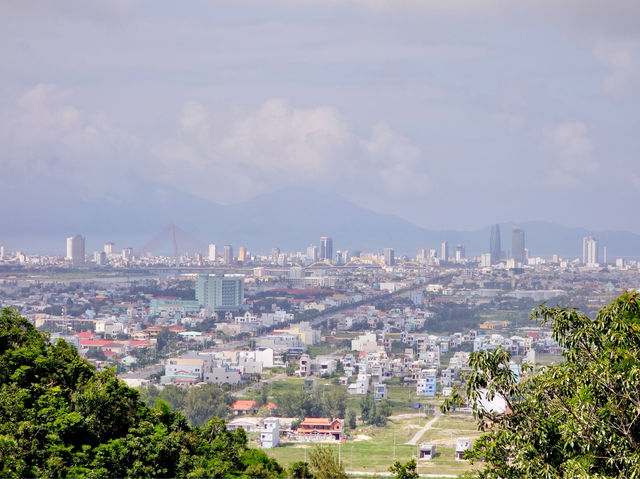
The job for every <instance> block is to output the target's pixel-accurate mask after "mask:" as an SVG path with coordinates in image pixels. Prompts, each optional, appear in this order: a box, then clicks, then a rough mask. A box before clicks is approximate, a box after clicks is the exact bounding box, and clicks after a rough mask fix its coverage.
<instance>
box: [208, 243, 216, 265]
mask: <svg viewBox="0 0 640 479" xmlns="http://www.w3.org/2000/svg"><path fill="white" fill-rule="evenodd" d="M217 255H218V250H217V248H216V245H214V244H213V243H211V244H210V245H209V261H215V260H216V257H217Z"/></svg>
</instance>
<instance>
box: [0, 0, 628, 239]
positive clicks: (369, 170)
mask: <svg viewBox="0 0 640 479" xmlns="http://www.w3.org/2000/svg"><path fill="white" fill-rule="evenodd" d="M0 65H2V67H1V68H2V69H1V73H2V74H1V76H0V171H1V174H0V201H3V202H9V203H10V202H11V201H16V191H20V189H22V190H23V191H24V189H25V188H37V189H38V190H39V191H47V189H55V188H71V189H77V191H78V194H80V195H92V196H95V197H103V196H104V197H107V198H109V199H112V200H118V199H119V198H122V197H127V198H135V195H136V194H141V192H139V191H138V190H137V189H136V185H137V184H138V181H139V180H141V179H143V180H145V181H147V182H158V183H161V184H167V185H171V186H173V187H175V188H178V189H181V190H185V191H190V192H192V193H194V194H197V195H198V196H201V197H205V198H209V199H212V200H215V201H217V202H221V203H232V202H237V201H241V200H244V199H247V198H250V197H253V196H255V195H257V194H260V193H262V192H268V191H273V190H276V189H280V188H283V187H287V186H291V185H296V186H307V185H308V186H310V187H313V188H315V189H318V190H327V191H336V192H339V193H341V194H342V195H344V196H346V197H347V198H350V199H352V200H354V201H355V202H357V203H358V204H360V205H363V206H365V207H369V208H371V209H374V210H376V211H381V212H387V213H396V214H398V215H400V216H402V217H405V218H407V219H409V220H411V221H414V222H415V223H417V224H419V225H421V226H426V227H430V228H456V229H469V228H476V227H479V226H485V225H487V224H490V223H494V222H498V221H508V220H515V221H525V220H550V221H555V222H559V223H563V224H566V225H570V226H584V227H587V228H591V229H608V228H619V229H625V230H631V231H635V232H640V222H638V221H637V220H636V219H635V216H636V215H635V210H636V208H637V205H638V202H639V200H640V159H639V158H638V151H639V148H640V132H639V131H638V130H639V126H640V108H639V106H640V102H639V100H640V88H639V87H640V2H638V1H637V0H628V1H627V0H622V1H615V0H613V1H607V2H604V1H599V0H598V1H595V0H567V1H557V0H535V1H533V0H531V1H528V0H527V1H521V2H513V1H510V0H486V1H477V0H457V1H455V0H453V1H452V0H446V1H445V0H442V1H431V0H333V1H331V0H317V1H316V0H290V1H285V0H282V1H270V0H260V1H256V2H252V1H243V0H231V1H213V0H210V1H195V0H194V1H189V0H181V1H173V2H171V1H158V0H149V1H143V0H141V1H123V0H93V1H91V2H87V1H86V0H77V1H75V0H74V1H64V0H57V1H53V0H50V1H45V0H30V1H28V2H12V1H8V0H5V1H2V2H0ZM43 207H45V208H46V207H47V205H43Z"/></svg>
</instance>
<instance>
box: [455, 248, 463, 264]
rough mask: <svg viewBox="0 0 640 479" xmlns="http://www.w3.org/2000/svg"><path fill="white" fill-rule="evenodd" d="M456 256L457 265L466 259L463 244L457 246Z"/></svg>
mask: <svg viewBox="0 0 640 479" xmlns="http://www.w3.org/2000/svg"><path fill="white" fill-rule="evenodd" d="M455 255H456V262H457V263H459V262H461V261H462V260H463V259H464V258H465V250H464V245H461V244H458V245H456V251H455Z"/></svg>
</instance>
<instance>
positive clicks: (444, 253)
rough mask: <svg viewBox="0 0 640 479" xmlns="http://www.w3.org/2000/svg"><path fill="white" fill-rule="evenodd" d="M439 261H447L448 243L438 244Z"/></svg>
mask: <svg viewBox="0 0 640 479" xmlns="http://www.w3.org/2000/svg"><path fill="white" fill-rule="evenodd" d="M440 259H441V260H442V261H448V260H449V242H448V241H443V242H442V243H440Z"/></svg>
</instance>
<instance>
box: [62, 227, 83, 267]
mask: <svg viewBox="0 0 640 479" xmlns="http://www.w3.org/2000/svg"><path fill="white" fill-rule="evenodd" d="M65 259H66V260H68V261H71V264H72V265H74V266H78V265H81V264H84V237H83V236H81V235H75V236H69V237H68V238H67V256H66V257H65Z"/></svg>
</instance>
